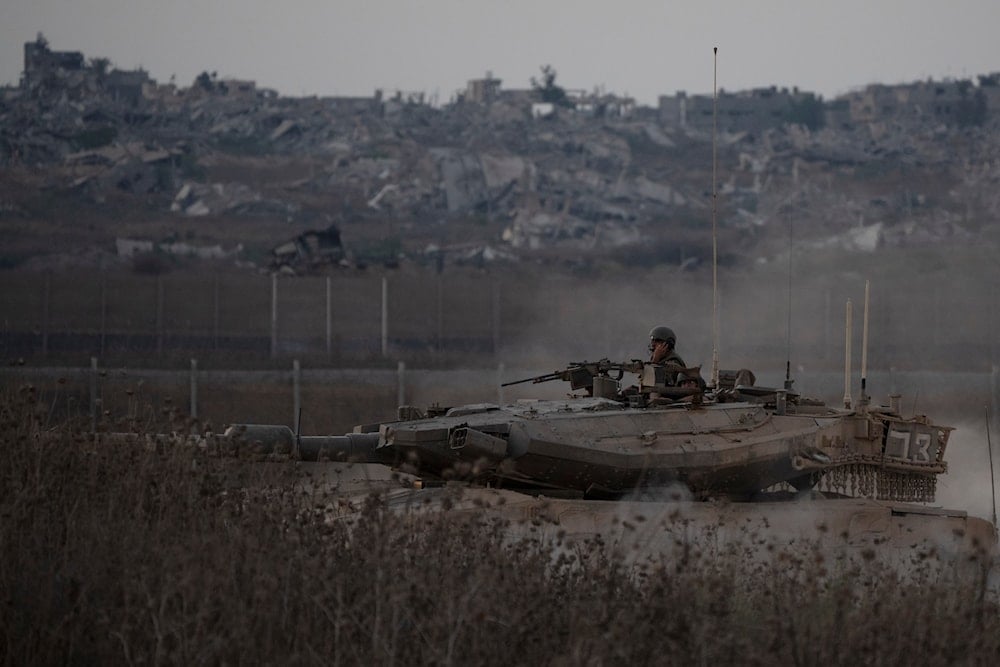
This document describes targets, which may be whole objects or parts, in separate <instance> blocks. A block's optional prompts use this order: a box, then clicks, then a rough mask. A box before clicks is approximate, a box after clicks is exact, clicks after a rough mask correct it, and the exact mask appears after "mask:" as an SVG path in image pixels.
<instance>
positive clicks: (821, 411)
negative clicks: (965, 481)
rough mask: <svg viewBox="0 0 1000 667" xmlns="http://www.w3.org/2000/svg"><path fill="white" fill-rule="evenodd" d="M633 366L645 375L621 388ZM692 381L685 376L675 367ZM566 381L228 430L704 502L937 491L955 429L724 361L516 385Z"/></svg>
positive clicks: (423, 464) (421, 465) (528, 483)
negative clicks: (539, 390) (380, 418)
mask: <svg viewBox="0 0 1000 667" xmlns="http://www.w3.org/2000/svg"><path fill="white" fill-rule="evenodd" d="M626 373H630V374H634V375H635V383H634V384H631V385H628V386H624V383H623V378H624V376H625V374H626ZM678 377H681V378H685V377H686V378H689V379H691V380H694V381H692V382H689V383H686V384H688V385H689V386H686V387H685V386H680V385H681V384H682V383H680V382H678V381H677V378H678ZM552 380H562V381H565V382H568V383H569V385H570V389H571V391H572V392H576V393H571V394H570V395H569V396H568V397H567V398H566V399H563V400H521V401H517V402H516V403H513V404H510V405H505V406H500V405H497V404H490V403H479V404H473V405H462V406H456V407H441V406H432V407H430V408H428V409H426V410H420V409H418V408H416V407H413V406H401V407H400V408H399V412H398V415H397V418H396V419H394V420H391V421H386V422H381V423H377V424H365V425H360V426H357V427H355V429H354V431H353V432H352V433H348V434H345V435H339V436H296V434H295V433H294V432H293V431H292V430H291V429H290V428H288V427H287V426H263V425H252V424H244V425H234V426H231V427H230V429H229V430H228V431H227V433H226V436H227V437H229V438H237V437H239V438H242V439H244V440H245V441H248V442H251V443H255V444H258V445H260V446H263V447H265V448H267V449H275V448H284V449H286V450H289V451H292V450H294V451H295V452H296V454H297V455H298V456H299V457H301V458H303V459H307V460H317V459H329V460H342V461H347V460H350V461H356V462H365V463H378V464H382V465H386V466H390V467H393V468H398V469H401V470H405V471H407V472H409V473H412V474H414V475H416V476H418V477H419V478H420V481H421V484H422V485H423V486H433V485H434V484H439V483H443V482H445V481H449V480H463V481H465V482H467V483H470V484H473V485H476V486H482V487H494V488H506V489H512V490H521V491H527V492H531V493H533V494H541V495H548V496H557V497H560V498H567V497H578V498H583V499H621V498H623V497H625V496H629V495H633V494H635V493H636V492H639V491H645V490H654V489H660V488H667V487H675V486H677V485H680V486H682V487H683V488H684V489H685V490H686V491H687V492H689V493H690V494H691V496H692V497H693V498H696V499H709V498H727V499H730V500H739V501H745V500H753V499H759V498H760V497H761V496H762V495H763V494H767V493H769V492H770V493H773V492H777V491H780V490H782V489H783V488H784V489H787V490H793V491H799V492H804V491H808V490H810V489H814V488H815V489H818V490H820V491H823V492H826V493H828V494H832V495H838V496H849V497H862V498H875V499H881V500H891V501H902V502H930V501H933V499H934V492H935V487H936V480H937V476H938V475H941V474H943V473H944V472H945V471H946V470H947V465H946V463H945V460H944V456H945V451H946V448H947V445H948V438H949V434H950V433H951V431H952V428H951V427H948V426H942V425H938V424H935V423H933V422H932V421H930V420H929V419H927V418H926V417H923V416H914V417H903V416H902V415H901V414H900V412H899V406H898V401H896V402H894V403H892V404H891V405H889V406H878V407H876V406H872V405H870V404H869V402H868V401H867V400H863V401H862V402H861V404H860V405H859V406H858V407H857V409H847V408H835V407H831V406H829V405H826V404H825V403H823V402H822V401H818V400H815V399H809V398H806V397H804V396H802V395H800V394H798V393H797V392H795V391H792V390H791V389H790V388H772V387H761V386H757V385H756V384H754V382H755V378H754V375H753V373H752V372H750V371H748V370H746V369H743V370H740V371H722V372H721V373H720V381H719V384H718V386H716V387H712V388H710V389H708V388H706V387H705V386H704V382H703V381H701V379H700V373H699V369H697V368H694V369H691V368H683V367H678V366H674V365H670V364H666V365H663V364H653V363H649V362H643V361H638V360H633V361H628V362H612V361H609V360H607V359H602V360H600V361H597V362H580V363H574V364H570V365H569V366H567V367H566V368H564V369H562V370H559V371H556V372H554V373H550V374H546V375H541V376H537V377H534V378H527V379H525V380H520V381H517V382H512V383H507V384H508V385H509V384H516V383H520V382H528V381H531V382H536V383H537V382H546V381H552Z"/></svg>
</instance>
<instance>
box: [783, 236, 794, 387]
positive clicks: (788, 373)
mask: <svg viewBox="0 0 1000 667" xmlns="http://www.w3.org/2000/svg"><path fill="white" fill-rule="evenodd" d="M794 222H795V218H794V217H792V216H789V217H788V326H787V329H786V331H785V336H786V337H787V341H786V346H787V349H786V354H785V391H791V390H792V225H793V224H794Z"/></svg>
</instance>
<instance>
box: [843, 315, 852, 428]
mask: <svg viewBox="0 0 1000 667" xmlns="http://www.w3.org/2000/svg"><path fill="white" fill-rule="evenodd" d="M852 313H853V309H852V305H851V300H850V299H848V300H847V321H846V323H845V326H844V407H845V408H847V409H848V410H850V409H851V316H852Z"/></svg>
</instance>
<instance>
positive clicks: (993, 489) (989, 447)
mask: <svg viewBox="0 0 1000 667" xmlns="http://www.w3.org/2000/svg"><path fill="white" fill-rule="evenodd" d="M986 451H988V452H989V453H990V491H991V492H992V495H993V528H994V529H996V525H997V487H996V482H995V481H994V473H993V443H992V442H990V406H988V405H987V406H986Z"/></svg>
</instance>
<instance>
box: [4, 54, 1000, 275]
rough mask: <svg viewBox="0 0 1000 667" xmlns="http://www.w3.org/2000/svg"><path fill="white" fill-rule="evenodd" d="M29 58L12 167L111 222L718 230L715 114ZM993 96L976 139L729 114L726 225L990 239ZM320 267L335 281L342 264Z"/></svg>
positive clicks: (939, 120) (597, 96)
mask: <svg viewBox="0 0 1000 667" xmlns="http://www.w3.org/2000/svg"><path fill="white" fill-rule="evenodd" d="M29 45H30V48H29V49H27V50H26V53H30V56H31V58H30V62H26V75H25V77H24V78H23V81H22V85H21V86H19V87H17V88H5V89H0V167H11V168H21V167H23V168H28V169H33V170H36V171H37V172H38V173H44V174H46V178H48V179H49V182H47V183H46V187H48V188H50V189H60V188H62V189H65V190H66V191H68V192H71V193H83V194H85V195H86V196H88V197H90V199H91V200H93V201H95V202H103V201H105V199H106V197H107V195H108V194H109V193H110V192H114V193H115V194H116V195H117V194H120V193H125V194H127V195H136V196H138V195H142V199H141V200H137V201H141V205H142V206H143V207H146V208H145V210H148V207H149V206H154V207H159V209H160V210H168V209H169V210H170V211H172V212H174V213H176V214H177V215H180V216H185V217H192V218H199V217H208V216H221V217H241V216H256V217H260V218H265V219H269V220H274V221H280V222H287V221H293V222H305V223H306V224H307V225H312V224H314V222H313V221H315V220H328V221H330V220H333V221H337V222H338V223H340V224H341V225H354V224H358V225H376V224H377V225H387V226H396V227H395V228H407V229H415V230H426V229H430V228H432V227H433V225H436V224H438V223H439V222H441V221H442V220H444V221H449V222H458V223H461V222H465V221H476V222H484V221H486V222H490V223H494V224H492V225H490V226H488V228H489V229H491V230H492V232H491V233H492V234H494V235H495V234H496V233H497V232H496V230H498V229H503V230H504V231H503V233H502V238H499V239H498V238H495V237H494V238H489V239H479V240H478V241H477V242H476V243H475V244H473V247H474V248H478V250H475V251H471V250H469V249H466V250H463V252H467V251H468V252H474V254H476V253H478V254H476V256H477V257H479V258H480V259H481V260H482V261H484V262H489V261H496V260H494V259H488V257H496V258H501V257H503V256H504V253H511V252H513V253H519V254H530V253H532V252H535V251H541V250H545V249H547V248H554V247H568V248H573V249H575V250H581V249H586V250H587V251H588V252H592V253H598V252H602V251H605V250H608V249H613V248H620V247H623V246H628V245H630V244H632V245H637V246H642V245H643V244H645V245H647V246H648V245H650V244H651V243H654V242H655V243H660V242H663V241H664V239H665V238H666V239H668V240H669V237H671V236H676V235H677V233H678V230H680V231H682V232H683V230H684V229H687V228H691V227H694V226H695V225H697V224H700V223H706V222H707V221H708V220H709V218H710V215H711V209H712V189H713V185H715V184H714V183H713V180H712V179H713V160H712V155H713V149H712V134H713V133H712V131H711V123H710V122H709V120H710V118H711V117H710V115H706V114H708V113H709V112H710V105H709V104H708V102H706V100H705V99H703V98H702V97H701V96H692V97H688V96H685V95H683V94H680V93H679V94H678V95H677V96H664V98H662V99H661V100H660V104H659V107H658V108H657V109H651V108H645V107H639V106H636V105H635V103H634V100H631V99H630V98H627V97H620V96H615V95H610V94H606V93H604V92H600V93H598V92H597V91H595V93H594V94H593V95H590V94H587V93H584V92H581V91H574V93H573V96H572V103H571V104H570V106H568V107H564V106H559V107H556V106H555V105H554V104H552V103H550V102H544V101H541V100H540V98H539V97H538V96H537V95H536V94H535V92H534V91H532V90H506V89H503V88H502V87H501V84H500V83H499V81H498V80H496V81H495V80H492V79H490V80H489V81H490V82H491V83H490V84H489V86H486V87H483V86H478V87H477V86H471V87H470V89H469V90H470V91H471V92H467V93H466V94H465V95H463V96H460V97H458V98H456V99H455V100H452V101H451V102H450V103H446V104H439V103H438V101H437V100H431V98H428V97H426V96H424V95H423V94H421V93H403V92H399V93H397V94H394V95H387V96H386V95H383V94H382V92H381V91H376V93H375V94H374V95H372V96H368V97H302V98H282V97H280V96H278V95H277V94H275V93H274V92H273V91H266V90H262V89H258V88H257V87H256V85H255V84H254V83H253V82H252V81H236V80H218V79H216V78H215V77H214V76H211V75H208V74H203V75H201V76H199V77H198V79H196V81H195V82H194V83H193V84H192V85H191V86H190V87H189V88H182V87H177V86H175V85H174V84H169V85H161V84H157V83H156V82H155V81H152V80H150V79H149V78H148V76H146V75H145V73H143V72H141V71H137V72H118V71H117V70H115V72H118V73H117V74H115V75H114V76H113V77H111V78H107V77H105V76H104V74H102V73H101V72H98V71H96V70H95V69H94V68H93V67H92V66H89V65H87V64H86V61H85V60H84V59H83V57H82V55H80V54H76V55H80V57H79V58H77V57H76V55H74V54H73V53H70V54H69V55H65V54H59V52H51V51H49V50H48V47H47V45H45V44H43V43H40V42H39V43H34V44H29ZM994 80H995V79H987V80H984V83H983V84H982V85H980V86H974V87H973V88H971V89H970V90H973V91H974V92H975V95H976V96H980V95H981V96H982V99H984V100H985V102H984V104H985V107H984V109H985V111H983V112H982V114H980V115H979V116H976V115H975V114H973V115H972V116H968V118H966V120H964V121H962V120H961V119H959V118H958V117H956V116H955V115H954V114H952V115H944V116H942V115H941V114H944V113H945V111H941V112H940V113H937V112H935V113H934V114H931V113H927V112H924V111H919V110H917V111H914V110H913V109H909V107H906V108H907V109H908V111H907V113H902V112H893V113H888V114H879V113H878V109H879V108H880V107H879V105H878V104H867V105H866V103H865V100H867V99H868V98H871V99H872V100H874V99H876V98H879V99H881V97H885V96H887V95H888V97H887V98H886V99H889V101H892V104H893V105H895V106H893V108H894V109H896V108H897V107H899V105H901V104H904V103H905V99H906V95H903V94H902V93H900V94H899V95H895V96H894V95H893V94H890V93H891V91H892V88H890V87H883V88H885V89H886V90H882V89H881V88H880V89H878V90H875V89H872V90H866V92H864V93H862V94H854V93H852V94H851V95H848V96H846V97H845V98H844V99H838V100H834V101H832V102H829V103H822V102H819V103H818V105H819V106H817V107H816V108H817V109H818V110H819V113H821V114H822V118H821V119H820V120H822V122H805V121H802V122H790V120H789V109H799V110H802V109H807V107H788V106H787V105H788V103H789V101H791V102H795V103H796V104H800V103H808V102H810V100H811V101H812V102H816V100H815V98H810V97H809V95H811V94H806V93H803V92H802V91H798V90H797V89H796V90H794V91H786V90H781V91H778V90H776V89H771V90H766V89H762V90H760V91H751V93H750V94H746V95H742V94H732V93H727V94H725V95H723V96H722V97H721V100H720V109H719V111H720V116H721V121H722V124H721V127H720V130H721V131H720V133H719V135H718V142H717V150H718V157H719V170H720V174H721V175H720V177H719V178H718V186H719V194H720V198H719V202H718V203H719V206H718V223H719V225H720V226H721V227H723V228H727V229H729V230H731V231H733V232H734V233H736V234H738V235H740V237H741V238H742V239H743V241H745V242H746V243H751V242H757V241H760V240H761V239H764V238H765V237H766V235H767V232H768V230H769V229H771V228H774V229H775V230H776V232H775V233H776V234H778V235H781V236H783V235H784V234H785V230H786V229H787V224H788V220H789V217H790V216H794V218H795V220H796V221H797V225H798V226H797V228H796V236H797V238H798V239H799V240H802V241H809V242H816V243H827V242H830V239H839V241H838V243H846V244H849V245H850V246H851V247H852V248H857V249H859V250H864V251H870V250H872V249H873V248H875V247H878V246H879V245H880V244H891V243H911V242H913V243H915V242H919V240H921V239H927V238H929V239H935V238H956V236H957V237H961V235H962V234H964V233H965V230H966V228H968V229H970V230H974V229H975V228H976V225H977V224H978V225H979V226H980V227H981V226H982V224H983V223H982V222H981V221H982V220H983V219H989V220H992V219H995V217H996V213H997V211H998V210H1000V195H998V193H1000V187H997V186H998V184H1000V166H998V165H1000V131H998V127H1000V120H998V116H1000V86H998V85H994V84H990V83H989V82H990V81H994ZM915 85H917V84H915ZM949 85H950V84H949ZM921 86H924V84H923V83H921V84H919V85H917V87H918V88H920V87H921ZM902 88H906V87H905V86H904V87H902ZM959 88H960V87H959ZM920 89H921V90H923V88H920ZM945 89H946V92H947V95H953V94H954V96H958V97H955V100H956V103H955V104H956V105H955V106H954V107H949V106H947V105H943V106H942V107H941V108H942V109H950V108H955V109H959V108H965V107H962V106H961V104H959V103H960V102H961V101H962V98H961V96H960V94H961V90H958V88H956V89H955V90H954V91H953V90H952V88H951V87H948V86H945V87H943V88H942V90H945ZM906 90H909V89H908V88H906ZM886 91H889V92H886ZM904 92H905V91H904ZM917 92H919V91H917ZM925 92H926V91H925ZM921 94H923V93H921ZM928 94H929V93H928ZM890 98H891V99H890ZM949 99H951V98H949ZM976 99H978V97H977V98H976ZM708 101H709V102H710V100H708ZM726 105H729V106H728V107H727V106H726ZM761 105H763V106H761ZM768 105H770V106H768ZM883 106H884V105H883ZM890 106H891V105H890ZM966 106H968V105H966ZM886 108H887V107H886ZM970 109H971V111H970ZM977 109H978V107H975V108H973V107H968V108H966V112H968V113H973V112H975V113H979V112H978V111H976V110H977ZM873 110H874V111H873ZM897 111H898V109H897ZM911 112H912V113H911ZM948 113H951V112H948ZM969 119H971V120H969ZM813 120H814V121H815V119H813ZM958 155H961V157H960V158H959V157H957V156H958ZM903 173H905V174H906V177H905V178H903V177H902V174H903ZM927 202H932V203H933V204H932V205H929V204H928V203H927ZM932 206H933V207H936V208H933V207H932ZM956 211H960V212H961V213H960V214H959V213H955V212H956ZM949 215H951V217H949ZM990 216H992V217H990ZM859 220H862V221H864V220H867V221H869V223H868V224H861V225H860V227H859V224H858V221H859ZM872 220H877V221H880V223H881V226H879V225H878V224H871V223H870V221H872ZM977 221H979V222H977ZM482 228H484V229H486V228H487V226H486V225H483V227H482ZM906 229H910V230H911V231H905V230H906ZM862 230H863V231H862ZM325 233H326V232H312V234H314V235H317V236H313V237H311V238H313V240H316V242H317V243H320V241H319V240H318V239H320V238H321V237H322V235H323V234H325ZM323 238H325V237H323ZM424 238H425V239H426V235H425V236H424ZM338 239H339V236H338ZM289 243H291V244H292V245H291V246H290V250H289V249H287V248H286V251H282V252H276V254H275V262H277V264H278V265H281V266H289V267H292V270H298V268H297V267H298V265H300V264H302V263H305V264H306V265H309V264H311V263H313V262H314V260H315V258H316V256H317V252H318V251H317V250H316V248H313V247H312V246H310V245H309V243H310V241H308V240H307V239H303V238H301V237H298V238H296V239H294V240H293V241H289ZM324 243H325V241H324ZM500 244H503V245H504V247H505V248H506V249H505V251H504V253H501V252H500V250H499V248H500V247H501V246H500ZM287 245H288V244H283V245H282V246H280V247H282V248H284V247H285V246H287ZM336 245H337V246H338V247H339V240H338V242H337V244H336ZM317 247H318V246H317ZM450 252H451V254H452V255H454V254H455V253H456V252H457V250H456V251H450ZM319 254H320V256H321V257H322V262H330V261H334V260H333V259H332V258H333V256H334V253H333V252H332V251H331V252H329V253H328V252H327V251H326V250H322V251H319ZM682 254H683V253H679V254H678V256H681V255H682ZM340 259H342V257H341V258H340ZM340 259H337V260H335V261H340ZM477 261H478V260H477Z"/></svg>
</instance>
